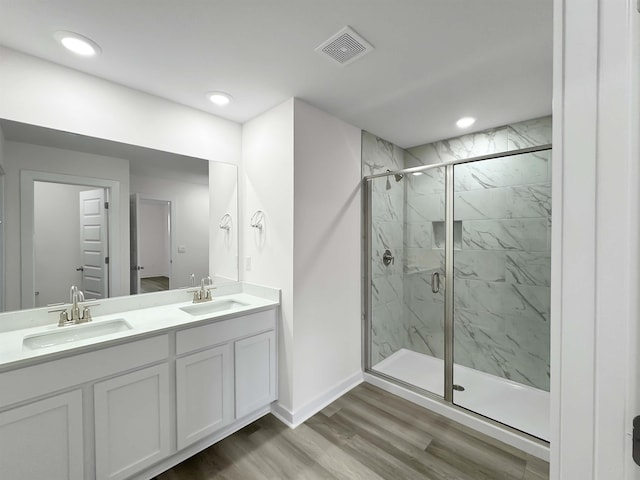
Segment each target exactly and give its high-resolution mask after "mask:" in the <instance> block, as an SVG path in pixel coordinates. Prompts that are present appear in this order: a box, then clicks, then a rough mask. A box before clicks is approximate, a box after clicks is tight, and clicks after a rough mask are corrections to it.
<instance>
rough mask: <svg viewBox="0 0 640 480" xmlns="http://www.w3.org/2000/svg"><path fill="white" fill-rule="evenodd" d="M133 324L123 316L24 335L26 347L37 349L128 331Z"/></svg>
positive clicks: (23, 343)
mask: <svg viewBox="0 0 640 480" xmlns="http://www.w3.org/2000/svg"><path fill="white" fill-rule="evenodd" d="M131 328H132V327H131V325H129V322H127V321H126V320H125V319H123V318H116V319H114V320H106V321H104V322H96V323H83V324H80V325H72V326H69V327H58V329H56V330H54V331H49V332H44V333H36V334H33V335H28V336H26V337H24V340H23V341H22V345H23V346H24V348H27V349H30V350H35V349H38V348H45V347H52V346H55V345H61V344H64V343H70V342H77V341H78V340H86V339H88V338H94V337H101V336H103V335H109V334H111V333H118V332H126V331H127V330H131Z"/></svg>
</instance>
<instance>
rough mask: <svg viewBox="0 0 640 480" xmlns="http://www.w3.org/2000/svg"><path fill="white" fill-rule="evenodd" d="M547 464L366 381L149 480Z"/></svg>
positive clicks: (473, 477)
mask: <svg viewBox="0 0 640 480" xmlns="http://www.w3.org/2000/svg"><path fill="white" fill-rule="evenodd" d="M548 472H549V464H548V463H546V462H543V461H541V460H539V459H537V458H535V457H532V456H530V455H527V454H526V453H523V452H521V451H519V450H517V449H515V448H513V447H510V446H508V445H505V444H503V443H501V442H498V441H496V440H493V439H491V438H489V437H486V436H484V435H482V434H479V433H477V432H474V431H473V430H470V429H468V428H466V427H464V426H462V425H459V424H457V423H455V422H452V421H451V420H448V419H446V418H444V417H442V416H439V415H436V414H434V413H431V412H429V411H427V410H425V409H423V408H420V407H418V406H416V405H414V404H412V403H410V402H407V401H405V400H403V399H401V398H398V397H396V396H394V395H391V394H389V393H387V392H385V391H383V390H380V389H378V388H376V387H374V386H372V385H369V384H361V385H360V386H358V387H356V388H354V389H353V390H351V391H350V392H349V393H347V394H346V395H345V396H343V397H342V398H340V399H339V400H337V401H335V402H334V403H332V404H331V405H329V406H328V407H326V408H325V409H324V410H323V411H322V412H320V413H318V414H317V415H315V416H313V417H312V418H310V419H309V420H307V421H306V422H305V423H304V424H302V425H300V426H299V427H298V428H296V429H294V430H291V429H289V428H287V427H286V426H285V425H283V424H282V423H281V422H280V421H278V420H277V419H276V418H275V417H273V416H272V415H267V416H265V417H263V418H261V419H260V420H258V421H256V422H254V423H252V424H251V425H249V426H247V427H245V428H243V429H242V430H240V431H238V432H236V433H235V434H234V435H231V436H230V437H227V438H226V439H224V440H223V441H221V442H219V443H217V444H215V445H213V446H211V447H210V448H208V449H206V450H204V451H203V452H200V453H199V454H197V455H195V456H193V457H191V458H190V459H188V460H186V461H184V462H183V463H181V464H180V465H177V466H176V467H174V468H172V469H171V470H168V471H167V472H165V473H163V474H162V475H160V476H159V477H157V480H205V479H206V480H209V479H228V480H252V479H278V480H280V479H334V478H335V479H345V480H351V479H363V480H364V479H366V480H378V479H394V480H395V479H447V480H498V479H500V480H502V479H505V480H512V479H513V480H543V479H548V478H549V473H548Z"/></svg>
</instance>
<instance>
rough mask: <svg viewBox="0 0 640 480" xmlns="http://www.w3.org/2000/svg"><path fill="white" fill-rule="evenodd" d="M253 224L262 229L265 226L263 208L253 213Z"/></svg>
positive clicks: (254, 226)
mask: <svg viewBox="0 0 640 480" xmlns="http://www.w3.org/2000/svg"><path fill="white" fill-rule="evenodd" d="M251 226H252V227H253V228H257V229H258V230H262V227H264V212H263V211H262V210H256V211H255V213H254V214H253V215H251Z"/></svg>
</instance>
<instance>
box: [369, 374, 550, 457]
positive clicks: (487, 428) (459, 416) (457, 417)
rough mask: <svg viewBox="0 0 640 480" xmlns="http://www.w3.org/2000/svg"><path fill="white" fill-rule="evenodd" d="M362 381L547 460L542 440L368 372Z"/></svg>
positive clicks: (546, 448)
mask: <svg viewBox="0 0 640 480" xmlns="http://www.w3.org/2000/svg"><path fill="white" fill-rule="evenodd" d="M364 381H365V382H367V383H370V384H371V385H375V386H376V387H379V388H381V389H383V390H385V391H387V392H389V393H392V394H394V395H397V396H399V397H401V398H404V399H405V400H408V401H410V402H412V403H415V404H416V405H419V406H421V407H424V408H426V409H428V410H430V411H432V412H434V413H437V414H439V415H442V416H444V417H447V418H449V419H451V420H453V421H455V422H458V423H461V424H462V425H465V426H467V427H469V428H472V429H474V430H475V431H477V432H480V433H483V434H485V435H487V436H489V437H491V438H495V439H496V440H500V441H501V442H504V443H507V444H509V445H511V446H513V447H515V448H518V449H520V450H522V451H523V452H526V453H528V454H530V455H533V456H534V457H538V458H541V459H543V460H546V461H549V447H548V446H546V445H544V444H543V443H542V442H537V441H535V440H530V439H529V438H526V437H524V436H522V435H518V434H517V433H514V432H511V431H509V430H505V429H504V428H501V427H499V426H497V425H494V424H492V423H489V422H487V421H484V420H482V419H480V418H478V417H475V416H473V415H470V414H468V413H466V412H464V411H463V410H460V409H458V408H455V407H451V406H449V405H447V404H445V403H443V402H438V401H437V400H433V399H431V398H428V397H425V396H422V395H420V394H418V393H416V392H413V391H411V390H409V389H407V388H404V387H401V386H399V385H396V384H394V383H391V382H389V381H387V380H384V379H382V378H380V377H377V376H375V375H371V374H369V373H365V374H364Z"/></svg>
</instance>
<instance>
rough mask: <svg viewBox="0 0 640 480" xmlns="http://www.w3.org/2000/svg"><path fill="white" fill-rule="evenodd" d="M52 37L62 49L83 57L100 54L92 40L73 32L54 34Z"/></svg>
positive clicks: (98, 48)
mask: <svg viewBox="0 0 640 480" xmlns="http://www.w3.org/2000/svg"><path fill="white" fill-rule="evenodd" d="M54 37H55V38H56V40H58V42H60V43H61V44H62V46H63V47H64V48H66V49H67V50H69V51H71V52H73V53H75V54H76V55H81V56H83V57H93V56H95V55H97V54H98V53H100V47H99V46H98V44H97V43H96V42H94V41H93V40H91V39H89V38H87V37H83V36H82V35H80V34H77V33H73V32H56V33H55V34H54Z"/></svg>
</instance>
